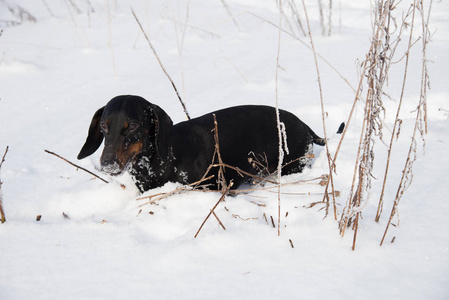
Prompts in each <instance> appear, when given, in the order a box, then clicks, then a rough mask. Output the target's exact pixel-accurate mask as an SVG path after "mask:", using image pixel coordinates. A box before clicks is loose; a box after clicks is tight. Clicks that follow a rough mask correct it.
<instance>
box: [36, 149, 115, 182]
mask: <svg viewBox="0 0 449 300" xmlns="http://www.w3.org/2000/svg"><path fill="white" fill-rule="evenodd" d="M44 151H45V152H47V153H48V154H51V155H54V156H56V157H58V158H60V159H62V160H63V161H65V162H67V163H69V164H71V165H72V166H74V167H75V168H77V169H80V170H83V171H84V172H87V173H89V174H90V175H93V176H95V177H96V178H98V179H100V180H101V181H103V182H104V183H109V181H107V180H105V179H103V178H101V177H100V176H98V175H97V174H95V173H92V172H91V171H89V170H87V169H84V168H83V167H80V166H78V165H76V164H74V163H72V162H71V161H69V160H67V159H65V158H64V157H62V156H60V155H58V154H56V153H54V152H51V151H48V150H44Z"/></svg>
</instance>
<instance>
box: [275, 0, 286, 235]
mask: <svg viewBox="0 0 449 300" xmlns="http://www.w3.org/2000/svg"><path fill="white" fill-rule="evenodd" d="M278 3H279V32H278V49H277V57H276V77H275V82H276V125H277V131H278V138H279V144H278V146H279V157H278V166H277V181H278V184H277V191H278V236H280V235H281V226H280V225H281V170H282V161H283V160H284V149H283V147H282V146H284V147H285V149H286V152H287V153H288V150H287V145H283V139H282V131H281V120H280V116H279V92H278V87H279V84H278V78H279V76H278V74H279V68H280V65H279V54H280V51H281V33H282V31H281V29H282V15H283V9H282V0H279V2H278ZM284 135H285V132H284Z"/></svg>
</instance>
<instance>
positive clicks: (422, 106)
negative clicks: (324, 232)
mask: <svg viewBox="0 0 449 300" xmlns="http://www.w3.org/2000/svg"><path fill="white" fill-rule="evenodd" d="M422 5H423V4H422V1H419V2H418V0H415V2H414V9H413V20H414V16H415V10H416V9H418V10H419V12H420V13H421V17H422V20H424V16H423V14H424V11H423V6H422ZM431 7H432V1H431V2H430V5H429V12H428V16H427V23H425V24H423V64H422V73H421V74H422V77H421V92H420V98H419V103H418V107H417V109H416V118H415V126H414V128H413V135H412V141H411V143H410V147H409V151H408V155H407V159H406V161H405V165H404V168H403V170H402V176H401V181H400V183H399V186H398V190H397V192H396V196H395V199H394V203H393V208H392V210H391V213H390V217H389V219H388V223H387V226H386V228H385V232H384V234H383V236H382V240H381V242H380V245H381V246H382V245H383V243H384V240H385V237H386V235H387V233H388V229H389V228H390V224H391V221H392V220H393V217H394V216H395V215H396V213H397V210H398V205H399V202H400V200H401V199H402V196H403V195H404V192H405V190H406V189H407V188H408V187H409V186H410V184H411V183H412V180H413V172H412V168H413V163H414V162H415V160H416V148H417V145H416V135H417V134H418V132H419V133H420V134H421V136H423V135H424V134H425V131H426V129H425V128H426V125H424V129H423V123H424V124H426V122H427V117H426V113H427V112H426V99H427V94H426V92H427V85H428V80H429V76H428V73H427V63H426V59H425V54H426V46H427V43H428V35H429V32H428V22H429V16H430V9H431ZM413 25H414V22H413V21H412V24H411V27H412V29H413ZM412 29H411V30H412ZM410 35H411V33H410ZM409 50H410V49H409Z"/></svg>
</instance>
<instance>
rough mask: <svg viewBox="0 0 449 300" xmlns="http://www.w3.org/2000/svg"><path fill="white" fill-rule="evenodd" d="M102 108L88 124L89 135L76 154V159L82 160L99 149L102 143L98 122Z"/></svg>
mask: <svg viewBox="0 0 449 300" xmlns="http://www.w3.org/2000/svg"><path fill="white" fill-rule="evenodd" d="M103 110H104V107H102V108H100V109H99V110H97V112H96V113H95V114H94V116H93V118H92V122H90V127H89V134H88V136H87V139H86V142H85V143H84V146H83V148H82V149H81V151H80V153H79V154H78V159H83V158H85V157H87V156H89V155H91V154H93V153H94V152H95V151H97V149H98V148H99V147H100V145H101V142H102V141H103V133H102V132H101V130H100V120H101V115H102V114H103Z"/></svg>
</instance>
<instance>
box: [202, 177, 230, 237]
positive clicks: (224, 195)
mask: <svg viewBox="0 0 449 300" xmlns="http://www.w3.org/2000/svg"><path fill="white" fill-rule="evenodd" d="M232 185H233V183H232V181H231V182H230V183H229V185H228V186H227V187H226V189H225V190H224V191H223V193H222V195H221V197H220V199H218V201H217V203H215V205H214V207H212V209H211V210H210V212H209V214H208V215H207V217H206V218H205V219H204V221H203V223H202V224H201V226H200V228H199V229H198V231H197V232H196V234H195V236H194V238H196V237H197V236H198V234H199V233H200V231H201V229H202V228H203V226H204V224H206V222H207V219H209V217H210V215H211V214H212V213H213V214H214V215H215V213H214V210H215V208H217V206H218V204H220V202H221V201H223V200H224V198H225V197H226V195H227V193H228V192H229V190H230V189H231V187H232ZM215 217H216V218H217V220H218V217H217V216H216V215H215ZM219 223H220V224H221V222H219ZM221 225H222V227H223V228H224V226H223V224H221ZM224 229H225V230H226V228H224Z"/></svg>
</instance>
